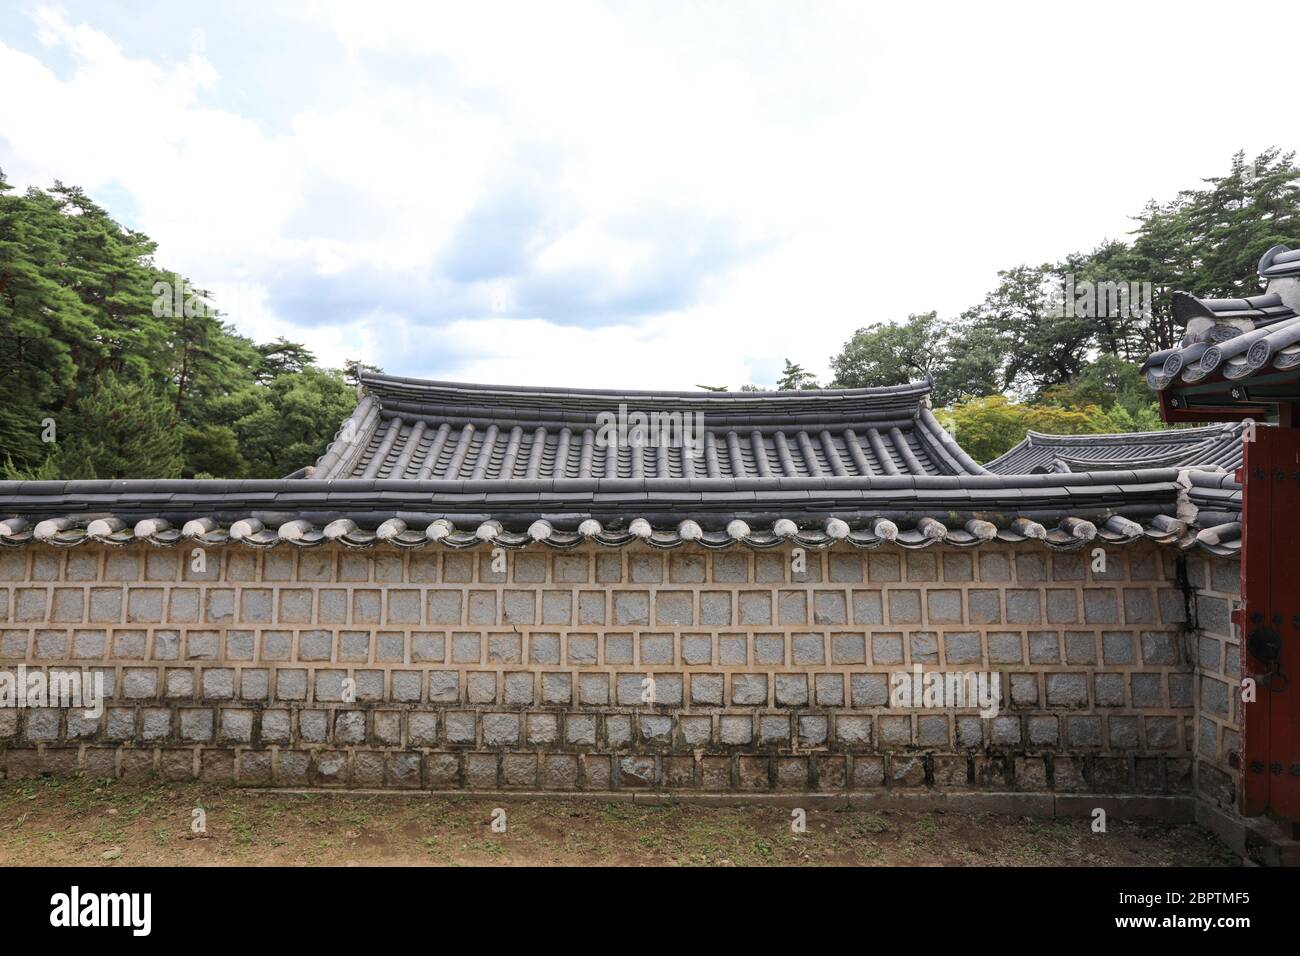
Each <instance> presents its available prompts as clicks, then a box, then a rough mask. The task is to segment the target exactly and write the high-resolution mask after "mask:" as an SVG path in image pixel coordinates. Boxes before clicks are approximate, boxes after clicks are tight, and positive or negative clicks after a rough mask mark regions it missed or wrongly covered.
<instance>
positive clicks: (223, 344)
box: [0, 171, 356, 478]
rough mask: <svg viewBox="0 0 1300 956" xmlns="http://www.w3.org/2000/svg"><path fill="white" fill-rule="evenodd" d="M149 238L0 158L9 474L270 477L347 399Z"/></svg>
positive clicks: (324, 435)
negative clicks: (229, 309) (232, 320)
mask: <svg viewBox="0 0 1300 956" xmlns="http://www.w3.org/2000/svg"><path fill="white" fill-rule="evenodd" d="M155 250H156V247H155V244H154V243H153V241H152V240H150V239H149V237H148V236H145V235H143V234H142V233H139V232H135V231H133V230H131V229H127V228H125V227H123V226H122V225H120V224H119V223H117V222H115V221H114V220H113V219H112V218H111V217H110V216H109V215H108V213H107V212H106V211H105V210H104V209H103V208H102V207H100V206H98V205H96V204H95V203H94V202H92V201H91V200H90V198H89V197H87V196H86V194H85V193H84V192H83V191H82V190H81V189H78V188H76V187H73V186H65V185H64V184H62V183H59V182H56V183H55V184H54V186H53V187H52V188H50V189H48V190H41V189H29V190H27V191H26V192H25V193H22V194H15V193H14V190H13V188H12V187H11V186H9V184H8V183H7V182H6V181H5V179H4V174H3V172H2V171H0V449H3V456H0V467H2V468H3V471H4V473H5V476H6V477H19V478H21V477H41V478H170V477H179V476H185V477H190V476H195V475H202V476H213V477H219V478H245V477H248V478H270V477H279V476H282V475H284V474H287V473H289V472H292V471H294V470H296V469H298V468H301V467H302V466H303V465H307V464H310V463H311V462H312V461H313V460H315V458H316V457H317V456H318V455H319V454H320V453H321V451H322V450H323V449H324V448H325V446H326V444H328V442H329V440H330V438H331V436H332V435H333V434H334V432H335V430H336V429H337V428H338V424H339V422H340V421H342V420H343V419H344V418H345V417H346V416H347V414H348V413H349V411H350V410H351V409H352V407H353V406H354V405H355V403H356V396H355V390H354V389H353V388H352V387H351V386H349V384H348V383H347V382H346V381H345V374H344V372H343V371H342V370H326V369H321V368H319V367H317V366H316V364H315V357H314V356H313V355H312V353H311V352H310V351H309V350H308V349H307V348H306V347H305V346H303V345H301V344H299V343H295V342H288V341H285V340H284V339H282V338H280V339H276V340H275V341H274V342H269V343H264V344H260V345H259V344H257V343H255V342H254V341H252V340H251V339H249V338H247V337H245V336H242V335H240V334H238V333H237V332H236V331H235V330H234V328H233V326H231V325H230V324H228V323H227V322H226V321H225V320H224V318H223V316H222V314H221V313H220V312H219V311H218V309H217V308H216V305H215V303H214V302H213V301H212V298H211V296H210V295H209V294H208V293H207V292H205V291H203V290H200V289H195V288H193V287H191V286H190V284H189V282H188V281H187V280H186V279H185V278H184V277H182V276H179V275H177V274H176V273H174V272H171V271H168V270H166V269H163V268H161V267H159V266H158V265H157V264H156V263H155V262H154V253H155Z"/></svg>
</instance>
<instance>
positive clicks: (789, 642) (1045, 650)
mask: <svg viewBox="0 0 1300 956" xmlns="http://www.w3.org/2000/svg"><path fill="white" fill-rule="evenodd" d="M593 547H594V546H593ZM502 554H503V555H504V559H505V562H506V564H507V569H506V571H504V572H501V571H496V570H493V565H492V561H493V558H492V555H491V554H490V553H489V551H488V549H487V548H486V547H484V548H482V549H480V550H476V551H472V552H455V551H447V550H443V549H441V548H436V547H430V548H428V549H427V550H424V551H420V552H413V553H411V552H401V551H396V550H388V549H386V548H381V549H379V550H376V551H372V552H349V551H345V550H341V549H339V548H337V547H335V546H326V547H321V548H316V549H309V550H298V549H295V548H292V547H289V546H281V547H277V548H275V549H272V550H268V551H261V552H259V551H256V550H252V549H250V548H247V547H244V546H240V545H231V546H229V547H226V548H213V549H208V550H207V552H206V567H205V568H204V570H202V571H196V570H194V567H193V565H192V564H191V561H192V556H191V549H190V548H177V549H174V550H167V549H158V548H151V547H148V546H145V545H132V546H128V547H125V548H121V549H106V548H102V547H99V546H91V545H84V546H80V547H77V548H73V549H70V550H55V549H52V548H49V547H45V546H33V547H29V548H23V549H16V550H12V551H8V552H3V553H0V670H9V671H13V670H15V669H16V668H17V666H18V665H19V664H23V665H24V666H25V667H27V668H28V669H29V670H31V669H55V670H58V669H67V668H79V669H82V668H84V669H97V670H100V671H102V672H103V673H104V675H105V679H106V686H107V690H108V691H109V693H110V694H111V697H112V699H111V700H110V701H109V703H108V706H107V708H106V711H105V713H104V714H103V715H102V716H101V717H100V718H98V719H97V720H88V719H86V718H85V717H84V716H82V715H81V714H80V712H79V711H76V710H57V709H49V708H45V709H27V710H13V709H0V769H2V770H3V772H4V773H5V774H6V775H7V776H8V777H9V778H15V777H22V776H28V775H32V774H37V773H50V772H54V773H59V772H70V771H73V770H75V769H77V768H81V769H82V770H84V771H86V772H88V773H93V774H98V775H111V774H122V775H127V776H138V775H143V774H147V773H150V772H157V773H160V774H161V775H163V776H164V777H167V778H171V779H182V778H186V777H189V776H192V775H197V776H202V777H203V778H205V779H212V780H226V781H230V780H235V781H239V782H242V783H252V784H267V783H275V784H279V785H286V786H303V785H314V786H343V785H349V786H354V787H377V786H390V787H408V788H415V787H424V788H430V789H439V790H441V789H452V788H471V789H486V788H517V789H524V790H530V789H587V790H610V789H622V788H629V787H662V788H692V789H696V790H701V791H725V790H745V791H754V790H769V789H772V790H777V789H786V790H804V791H845V790H849V791H852V790H866V789H879V788H924V787H931V788H938V789H965V788H973V789H986V790H994V791H1010V790H1028V791H1040V790H1056V791H1078V792H1123V793H1190V792H1191V788H1192V758H1193V753H1194V751H1195V750H1196V748H1197V746H1198V745H1199V746H1201V747H1204V746H1205V741H1206V739H1207V738H1206V734H1207V733H1208V731H1207V730H1206V729H1205V728H1206V727H1207V726H1208V725H1213V726H1214V727H1215V728H1216V730H1215V731H1214V741H1215V743H1214V746H1215V748H1216V750H1215V753H1216V754H1218V755H1221V754H1222V752H1223V750H1224V749H1225V748H1228V747H1229V746H1230V744H1231V738H1230V737H1229V736H1228V734H1229V732H1230V730H1229V727H1230V719H1229V718H1228V717H1227V716H1226V715H1224V714H1219V713H1217V712H1214V711H1213V709H1214V706H1217V705H1215V704H1214V702H1215V701H1218V700H1219V696H1218V695H1219V694H1220V691H1219V690H1218V688H1217V686H1215V685H1216V684H1218V683H1222V682H1223V678H1224V671H1225V670H1231V668H1232V667H1233V666H1235V665H1234V664H1233V663H1232V658H1231V654H1232V653H1234V650H1233V648H1235V644H1233V643H1232V642H1231V641H1230V635H1229V634H1227V633H1221V632H1220V631H1217V630H1216V631H1213V632H1207V634H1206V635H1205V636H1204V637H1202V638H1201V639H1200V643H1199V645H1195V646H1196V648H1197V653H1196V657H1195V660H1194V659H1193V656H1192V647H1193V646H1194V642H1195V640H1196V635H1194V634H1191V633H1189V632H1187V631H1186V630H1185V628H1184V621H1185V612H1186V607H1187V605H1188V596H1187V592H1186V591H1185V590H1184V589H1183V588H1182V587H1180V585H1179V581H1180V576H1179V574H1180V572H1179V563H1180V562H1181V561H1183V560H1184V558H1183V557H1182V556H1181V555H1180V554H1179V553H1177V552H1176V551H1174V550H1172V549H1157V548H1155V547H1153V546H1146V545H1135V546H1131V547H1128V548H1112V549H1110V550H1109V553H1108V554H1107V566H1106V570H1105V571H1104V572H1094V571H1093V570H1092V568H1091V567H1090V562H1091V557H1090V555H1089V554H1088V553H1087V552H1083V553H1074V554H1065V553H1053V552H1051V551H1048V550H1046V549H1044V548H1042V547H1041V546H1040V545H1037V544H1025V545H1017V546H1011V545H1004V544H996V543H995V544H989V545H984V546H981V547H979V548H976V549H970V550H958V549H951V548H949V549H940V548H934V549H929V550H924V551H904V550H901V549H897V548H894V547H892V546H886V547H882V548H881V549H879V550H877V551H871V552H860V551H857V550H854V549H851V548H848V547H847V546H836V548H834V549H833V550H831V551H829V552H816V551H810V552H808V553H807V554H806V562H807V567H806V570H805V571H802V572H800V571H795V570H793V566H794V564H795V562H794V557H795V556H794V555H792V553H791V550H790V548H788V547H787V548H783V549H776V550H771V551H750V550H747V549H740V548H735V549H731V550H727V551H719V552H709V551H705V550H702V549H696V548H693V547H688V548H683V549H679V550H676V551H672V552H661V551H656V550H654V549H652V548H649V547H648V546H635V547H630V548H626V549H623V550H606V549H600V550H593V549H592V548H583V549H580V550H577V551H573V552H567V553H566V552H554V551H551V550H549V549H544V548H541V547H538V548H537V549H535V550H533V549H530V550H528V551H524V552H519V553H509V554H506V553H504V552H502ZM1193 560H1195V559H1193ZM1195 567H1196V568H1197V569H1198V570H1197V571H1195V572H1193V574H1204V575H1206V579H1205V585H1206V587H1207V588H1208V587H1209V585H1210V583H1211V578H1212V579H1213V584H1214V586H1215V587H1216V588H1217V587H1218V586H1219V585H1220V584H1224V583H1226V582H1227V578H1226V577H1225V574H1226V572H1223V571H1221V570H1220V571H1214V570H1213V569H1212V568H1211V567H1210V566H1208V565H1206V564H1205V563H1204V562H1200V561H1196V562H1195ZM1234 567H1235V565H1234ZM1225 596H1226V592H1224V593H1222V594H1219V593H1216V594H1213V595H1209V596H1207V597H1206V598H1205V599H1203V600H1202V602H1201V610H1202V613H1205V612H1206V611H1207V610H1208V609H1213V613H1212V614H1211V617H1212V621H1213V622H1214V623H1213V626H1214V627H1221V623H1220V622H1221V615H1220V614H1219V611H1220V610H1221V609H1220V608H1219V605H1218V604H1217V603H1211V602H1213V601H1219V600H1221V599H1222V598H1224V597H1225ZM1211 644H1214V645H1215V647H1217V648H1218V650H1217V651H1216V650H1215V649H1214V648H1212V647H1211ZM1215 655H1217V656H1215ZM1211 658H1213V661H1212V660H1211ZM913 664H920V665H922V667H923V668H925V669H927V670H930V669H941V670H949V671H951V670H973V671H980V670H990V671H996V672H997V673H998V674H999V675H1000V678H1001V681H1002V698H1003V699H1002V702H1001V711H1000V713H999V714H998V715H997V716H996V717H993V718H991V719H987V720H986V719H982V718H981V717H980V716H979V715H978V714H977V713H976V712H975V710H973V709H971V708H965V709H960V710H953V709H943V708H940V709H925V708H918V709H913V708H897V707H892V706H889V700H888V696H889V694H888V691H889V678H890V675H891V674H893V673H895V672H898V671H900V670H907V669H909V668H910V667H911V666H912V665H913ZM1194 668H1195V670H1194ZM646 675H652V676H653V693H654V703H653V704H643V703H642V697H643V693H644V691H645V688H646V687H647V686H649V685H648V684H647V683H646V682H645V681H644V680H643V679H644V677H645V676H646ZM1198 675H1199V676H1198ZM1198 679H1199V684H1200V686H1199V691H1198V689H1197V686H1196V685H1197V682H1198ZM349 682H354V686H355V693H356V700H355V701H347V700H345V697H346V695H347V689H348V688H349V687H350V686H352V685H351V684H349ZM1197 693H1199V694H1200V696H1201V700H1202V706H1203V708H1205V709H1207V710H1209V711H1211V713H1209V714H1207V715H1203V716H1202V718H1201V720H1200V723H1199V727H1198V724H1197V720H1196V719H1195V712H1194V706H1195V697H1196V695H1197ZM1207 721H1208V724H1207ZM1198 742H1199V744H1198ZM1216 759H1217V757H1216ZM1216 766H1217V765H1216ZM1203 773H1204V771H1203ZM1202 781H1203V786H1204V785H1205V783H1206V782H1208V781H1209V778H1207V777H1204V776H1203V777H1202ZM1214 785H1215V786H1217V781H1216V782H1214Z"/></svg>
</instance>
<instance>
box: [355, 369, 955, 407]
mask: <svg viewBox="0 0 1300 956" xmlns="http://www.w3.org/2000/svg"><path fill="white" fill-rule="evenodd" d="M359 378H360V382H361V384H362V385H364V386H365V387H366V388H367V390H368V391H371V392H374V393H378V394H379V395H380V396H381V397H382V396H383V393H384V392H386V391H394V392H409V391H412V390H419V391H429V392H439V393H451V394H456V393H464V394H468V395H476V396H482V395H489V394H500V395H521V396H522V395H527V396H535V397H537V398H564V397H570V396H571V397H575V398H619V397H627V398H641V399H648V400H654V399H665V398H667V399H690V400H692V401H702V402H710V403H712V402H719V403H722V402H729V401H738V402H744V401H751V400H755V399H772V398H782V399H802V400H806V401H809V402H815V401H827V400H829V401H843V400H845V399H854V398H876V397H903V396H912V395H915V396H918V397H919V396H923V395H929V393H930V391H931V389H932V388H933V379H932V378H931V377H930V376H928V375H927V376H926V378H925V379H924V380H923V381H916V382H905V383H902V384H899V385H876V386H871V387H868V388H814V389H784V390H780V389H774V390H767V391H753V392H750V391H727V392H714V391H709V390H708V389H698V390H672V389H627V388H572V387H569V386H564V385H494V384H489V383H483V382H452V381H446V380H442V379H423V378H411V377H407V376H401V375H381V374H378V373H374V372H363V373H362V374H361V375H360V376H359Z"/></svg>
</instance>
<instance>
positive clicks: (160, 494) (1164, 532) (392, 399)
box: [0, 376, 1230, 549]
mask: <svg viewBox="0 0 1300 956" xmlns="http://www.w3.org/2000/svg"><path fill="white" fill-rule="evenodd" d="M363 385H364V394H363V396H362V399H361V401H360V403H359V404H358V406H357V409H356V411H355V412H354V414H353V415H352V416H351V417H350V418H349V419H348V421H347V422H345V423H344V426H343V427H342V428H341V429H340V430H339V433H338V435H337V436H336V438H335V440H334V441H333V442H332V443H331V445H330V446H329V448H328V449H327V450H326V452H325V454H324V455H323V456H322V457H321V458H320V459H319V460H318V462H317V463H316V465H315V466H313V467H312V468H309V469H303V471H302V472H301V473H299V474H298V475H295V476H291V477H289V478H283V479H276V480H259V481H221V480H176V481H148V480H135V481H71V482H60V481H50V482H0V545H9V546H20V545H23V544H27V543H29V542H33V541H39V542H46V543H49V544H54V545H61V546H72V545H77V544H81V543H84V542H102V543H105V544H110V545H122V544H127V543H130V542H133V541H145V542H148V543H150V544H154V545H159V546H169V545H178V544H188V543H190V542H194V543H199V544H208V545H220V544H224V543H227V542H231V541H235V542H240V543H243V544H247V545H251V546H254V547H271V546H274V545H278V544H282V543H284V544H291V545H296V546H300V547H310V546H314V545H318V544H322V543H325V542H329V541H336V542H339V543H340V544H342V545H344V546H347V547H355V548H366V547H372V546H374V545H376V544H379V543H387V544H390V545H393V546H397V547H404V548H419V547H425V546H429V545H433V544H437V545H439V546H443V547H452V548H463V547H473V546H487V545H492V546H497V545H499V546H502V547H507V548H521V547H526V546H529V545H533V544H535V543H540V544H545V545H547V546H550V547H553V548H561V549H562V548H571V547H575V546H577V545H579V544H582V543H583V542H588V541H590V542H594V543H596V544H600V545H605V546H610V547H617V546H622V545H626V544H629V543H632V542H637V541H644V542H645V543H647V544H649V545H651V546H655V547H662V548H672V547H678V546H680V545H683V544H686V543H689V542H695V543H697V544H699V545H701V546H704V547H709V548H724V547H730V546H733V545H737V544H744V545H748V546H750V547H755V548H765V547H773V546H777V545H780V544H782V543H785V542H793V543H796V544H798V545H800V546H804V547H814V548H821V547H827V546H829V545H832V544H834V543H836V542H838V541H843V542H845V543H847V544H849V545H852V546H856V547H860V548H873V547H877V546H879V545H880V544H882V543H884V542H893V543H895V544H897V545H900V546H902V547H908V548H924V547H930V546H933V545H948V546H953V547H969V546H976V545H980V544H983V543H986V542H992V541H1003V542H1023V541H1038V542H1040V543H1042V544H1043V545H1045V546H1047V547H1050V548H1058V549H1070V548H1079V547H1083V546H1085V545H1088V544H1089V543H1092V542H1098V543H1103V544H1125V543H1129V542H1135V541H1140V540H1152V541H1157V542H1161V543H1165V544H1177V545H1179V546H1182V547H1191V546H1194V545H1197V544H1200V545H1201V546H1203V547H1204V546H1207V545H1206V542H1204V541H1201V540H1200V539H1198V538H1197V534H1196V532H1197V530H1198V528H1199V527H1200V525H1199V522H1198V521H1197V514H1198V510H1197V506H1196V505H1195V504H1194V503H1193V497H1192V496H1193V495H1194V494H1196V493H1198V492H1197V489H1199V488H1200V487H1201V485H1200V484H1198V482H1199V480H1200V479H1198V478H1196V477H1195V476H1194V475H1189V472H1188V470H1187V469H1185V468H1175V467H1162V468H1152V467H1124V468H1114V467H1106V468H1103V469H1101V470H1095V471H1086V472H1080V473H1069V472H1066V473H1057V472H1051V473H1045V474H995V473H993V472H991V471H989V470H987V469H984V468H982V467H981V466H980V465H978V464H977V463H975V462H974V461H973V460H971V458H970V457H969V456H968V455H967V454H966V453H965V452H964V451H962V450H961V448H960V447H959V446H958V445H957V444H956V442H954V441H953V440H952V438H951V437H949V436H948V435H947V433H946V432H944V430H943V429H942V428H941V427H940V426H939V424H938V423H937V422H936V421H935V419H934V417H933V415H932V414H931V413H930V410H929V408H928V407H927V399H928V391H929V387H928V384H913V385H906V386H898V387H895V388H884V389H848V390H843V391H831V390H827V391H807V392H765V393H753V392H742V393H698V392H609V391H601V392H597V391H578V390H566V389H540V388H518V387H507V386H478V385H459V384H451V383H442V382H422V381H417V380H412V379H401V378H392V377H387V376H368V377H366V378H365V379H364V381H363ZM620 405H623V406H626V408H625V409H624V420H625V424H629V425H634V424H635V422H634V419H633V418H632V417H631V416H632V414H633V413H636V412H640V413H644V414H646V415H647V416H649V415H653V414H655V413H658V414H660V415H665V414H667V415H671V414H673V413H680V415H679V421H684V420H686V419H684V418H681V417H680V416H684V415H687V414H689V415H690V416H697V415H702V416H703V419H702V421H701V420H700V419H696V418H693V417H692V418H691V419H690V421H691V422H693V423H695V424H698V425H699V426H700V427H701V431H700V432H699V433H698V435H697V436H696V437H698V438H699V442H698V445H697V447H696V449H695V450H696V453H695V454H693V455H688V454H686V452H685V449H683V448H682V447H681V445H680V443H677V444H675V445H672V446H670V447H660V446H658V445H648V446H637V445H635V444H630V443H626V442H624V441H623V439H618V440H616V441H615V442H614V443H613V447H611V445H610V443H608V442H603V441H601V440H599V439H600V431H599V429H600V427H602V419H601V417H600V416H601V414H602V413H607V414H609V415H610V416H611V417H614V418H618V417H619V416H620V409H619V406H620ZM662 423H663V422H662V421H661V424H662ZM625 437H627V436H625ZM679 437H680V436H679ZM1212 503H1213V504H1215V505H1216V506H1217V504H1218V503H1219V502H1218V500H1217V499H1215V501H1214V502H1212ZM1215 514H1216V518H1215V520H1216V522H1218V523H1219V524H1224V523H1227V522H1220V521H1218V517H1219V515H1218V512H1216V513H1215ZM1223 540H1230V538H1228V537H1225V538H1224V539H1223ZM1214 546H1215V547H1218V546H1219V545H1218V543H1216V544H1215V545H1214Z"/></svg>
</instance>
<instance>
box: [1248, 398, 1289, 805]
mask: <svg viewBox="0 0 1300 956" xmlns="http://www.w3.org/2000/svg"><path fill="white" fill-rule="evenodd" d="M1288 418H1289V416H1288ZM1241 477H1242V479H1243V480H1242V549H1241V594H1242V601H1243V604H1242V610H1241V613H1240V615H1238V624H1239V628H1240V634H1241V638H1242V645H1241V650H1242V653H1241V676H1242V679H1243V683H1244V682H1245V681H1246V680H1247V679H1250V680H1253V681H1254V684H1255V695H1256V699H1255V702H1254V703H1248V702H1243V703H1242V705H1241V714H1242V719H1241V738H1242V739H1241V745H1242V766H1241V810H1242V813H1244V814H1246V815H1247V816H1255V815H1258V814H1262V813H1264V812H1266V811H1267V812H1270V813H1273V814H1276V815H1278V816H1282V817H1286V818H1289V819H1291V820H1297V819H1300V535H1298V534H1297V532H1296V530H1295V529H1296V518H1297V517H1298V516H1300V429H1297V428H1290V427H1280V428H1259V429H1257V430H1256V432H1255V440H1254V441H1252V442H1249V443H1247V445H1246V456H1245V464H1244V466H1243V468H1242V475H1241Z"/></svg>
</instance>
